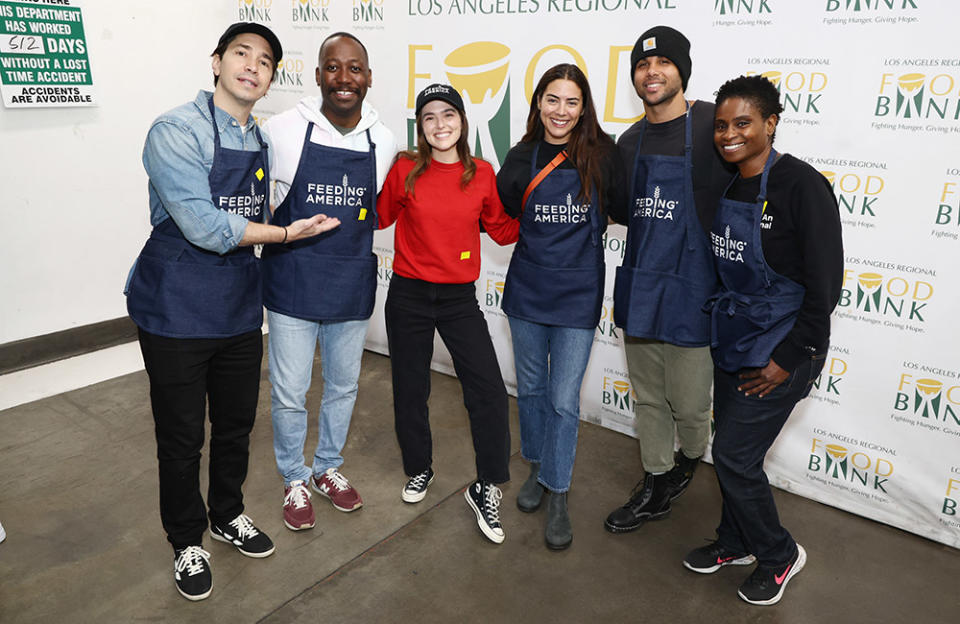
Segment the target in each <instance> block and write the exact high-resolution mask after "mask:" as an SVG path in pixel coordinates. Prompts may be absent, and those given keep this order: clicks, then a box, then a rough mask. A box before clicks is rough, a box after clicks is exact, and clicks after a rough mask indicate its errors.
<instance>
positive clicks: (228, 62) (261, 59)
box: [213, 33, 274, 121]
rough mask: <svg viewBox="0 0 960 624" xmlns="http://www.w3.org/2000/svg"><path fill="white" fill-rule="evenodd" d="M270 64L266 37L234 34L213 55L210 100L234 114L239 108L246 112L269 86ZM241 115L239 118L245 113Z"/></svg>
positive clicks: (271, 77)
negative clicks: (213, 85) (220, 51)
mask: <svg viewBox="0 0 960 624" xmlns="http://www.w3.org/2000/svg"><path fill="white" fill-rule="evenodd" d="M273 65H274V63H273V51H272V50H271V48H270V44H269V43H267V40H266V39H264V38H263V37H261V36H260V35H255V34H253V33H242V34H239V35H237V36H236V37H234V39H233V41H231V42H230V43H229V44H228V45H227V48H226V50H224V52H223V56H222V57H221V56H219V55H216V54H215V55H214V56H213V75H214V76H216V77H217V86H216V89H215V90H214V103H215V104H216V105H217V106H219V107H220V108H222V109H223V110H225V111H227V112H228V113H230V114H231V115H234V116H235V117H237V116H238V114H242V111H243V110H246V111H247V113H249V110H250V109H251V108H253V105H254V103H256V101H257V100H259V99H260V98H262V97H263V96H264V95H266V93H267V89H269V88H270V81H271V80H272V79H273ZM242 117H243V119H241V121H242V120H244V119H246V114H242ZM238 119H239V117H238Z"/></svg>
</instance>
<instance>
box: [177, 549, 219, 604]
mask: <svg viewBox="0 0 960 624" xmlns="http://www.w3.org/2000/svg"><path fill="white" fill-rule="evenodd" d="M173 580H174V581H175V582H176V584H177V591H178V592H180V595H181V596H183V597H184V598H186V599H187V600H203V599H204V598H206V597H207V596H209V595H210V592H211V591H213V576H212V575H211V574H210V553H208V552H207V551H205V550H204V549H203V548H202V547H200V546H187V547H186V548H181V549H179V550H175V551H174V555H173Z"/></svg>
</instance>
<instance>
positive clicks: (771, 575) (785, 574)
mask: <svg viewBox="0 0 960 624" xmlns="http://www.w3.org/2000/svg"><path fill="white" fill-rule="evenodd" d="M806 563H807V551H805V550H804V549H803V546H801V545H800V544H797V554H795V555H794V556H793V559H791V560H790V561H788V562H787V563H786V564H784V565H781V566H776V567H773V568H768V567H764V566H757V569H756V570H754V571H753V574H751V575H750V576H748V577H747V580H746V581H744V582H743V585H741V586H740V591H739V592H737V594H738V595H739V596H740V597H741V598H743V599H744V600H746V601H747V602H749V603H750V604H755V605H772V604H777V603H778V602H780V599H781V598H783V592H784V590H785V589H786V588H787V583H789V582H790V579H792V578H793V577H794V576H796V574H797V572H799V571H800V570H802V569H803V566H804V564H806Z"/></svg>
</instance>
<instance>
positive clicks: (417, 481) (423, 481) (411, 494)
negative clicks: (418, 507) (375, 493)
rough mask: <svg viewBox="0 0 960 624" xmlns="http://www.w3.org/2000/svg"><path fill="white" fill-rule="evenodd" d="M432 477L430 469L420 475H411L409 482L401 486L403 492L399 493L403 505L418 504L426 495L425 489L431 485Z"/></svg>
mask: <svg viewBox="0 0 960 624" xmlns="http://www.w3.org/2000/svg"><path fill="white" fill-rule="evenodd" d="M433 477H434V474H433V469H432V468H427V469H426V470H424V471H423V472H421V473H420V474H415V475H413V476H412V477H410V480H409V481H407V484H406V485H405V486H403V491H402V492H400V498H402V499H403V502H405V503H419V502H420V501H422V500H423V497H424V496H426V495H427V488H428V487H430V484H431V483H433Z"/></svg>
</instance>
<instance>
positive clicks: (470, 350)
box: [384, 274, 510, 483]
mask: <svg viewBox="0 0 960 624" xmlns="http://www.w3.org/2000/svg"><path fill="white" fill-rule="evenodd" d="M384 312H385V316H386V323H387V342H388V344H389V346H390V368H391V371H392V373H393V410H394V417H395V425H396V430H397V440H398V442H399V443H400V452H401V454H402V455H403V470H404V472H405V473H406V474H407V475H408V476H411V477H412V476H414V475H416V474H418V473H421V472H423V471H424V470H426V469H427V468H429V467H430V466H431V464H432V462H433V439H432V437H431V435H430V420H429V414H428V412H427V399H428V398H429V397H430V360H431V358H432V357H433V336H434V330H436V331H438V332H440V338H441V339H442V340H443V343H444V344H445V345H446V347H447V349H448V350H449V351H450V355H451V356H452V358H453V366H454V368H455V370H456V372H457V377H458V378H459V379H460V386H461V387H462V388H463V404H464V405H465V406H466V408H467V413H468V414H469V416H470V432H471V433H472V434H473V450H474V453H475V454H476V464H477V478H479V479H481V480H483V481H490V482H492V483H503V482H505V481H508V480H509V479H510V471H509V468H508V462H509V460H510V428H509V423H508V420H507V391H506V388H505V387H504V385H503V376H502V375H501V373H500V365H499V364H498V363H497V354H496V352H495V351H494V350H493V342H492V341H491V340H490V332H489V330H488V329H487V321H486V319H484V318H483V313H482V312H481V311H480V307H479V306H478V305H477V295H476V289H475V287H474V285H473V284H472V283H470V284H433V283H430V282H424V281H420V280H415V279H408V278H405V277H401V276H399V275H397V274H394V275H393V278H392V279H391V280H390V290H389V292H388V294H387V303H386V308H385V310H384Z"/></svg>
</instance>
